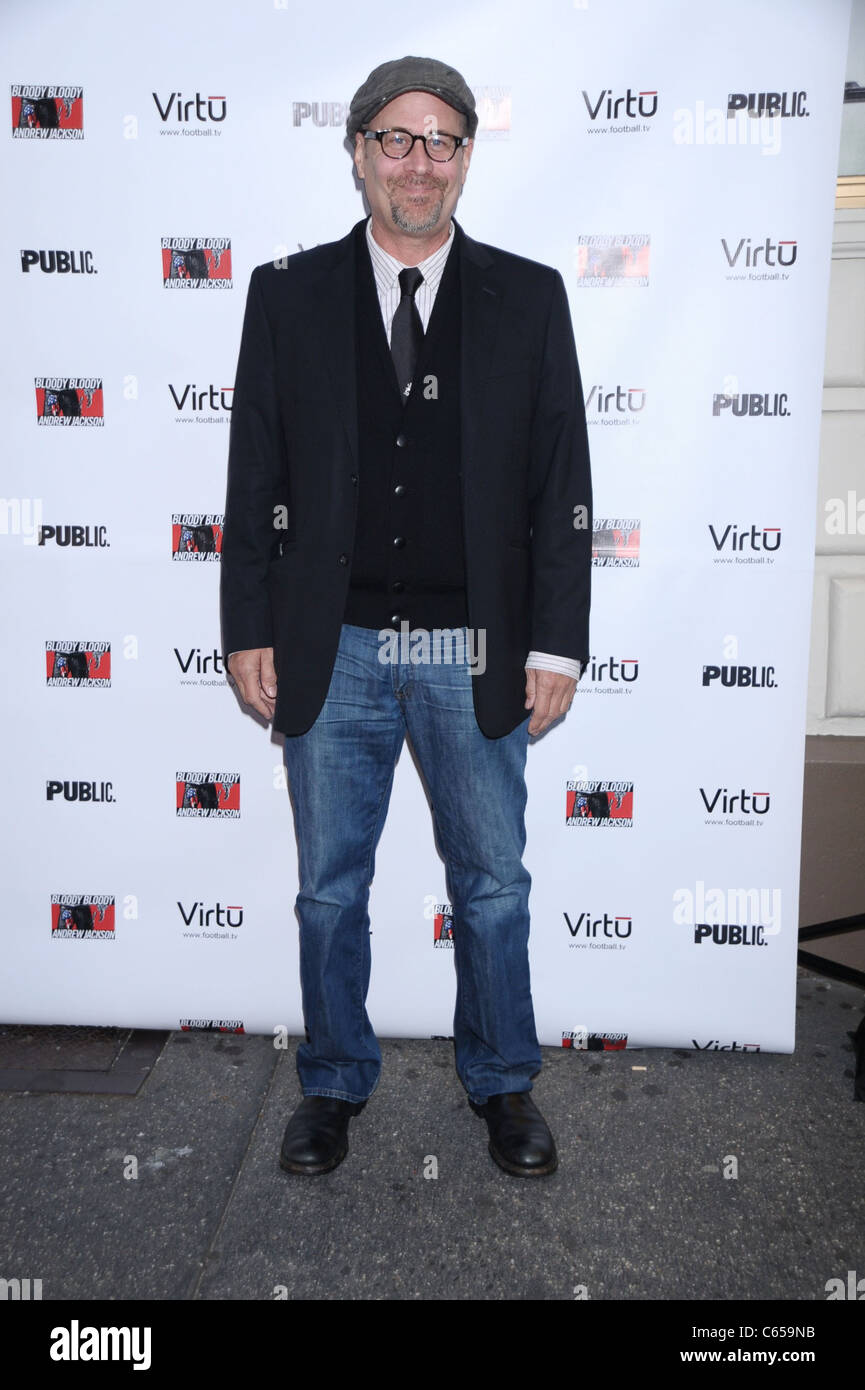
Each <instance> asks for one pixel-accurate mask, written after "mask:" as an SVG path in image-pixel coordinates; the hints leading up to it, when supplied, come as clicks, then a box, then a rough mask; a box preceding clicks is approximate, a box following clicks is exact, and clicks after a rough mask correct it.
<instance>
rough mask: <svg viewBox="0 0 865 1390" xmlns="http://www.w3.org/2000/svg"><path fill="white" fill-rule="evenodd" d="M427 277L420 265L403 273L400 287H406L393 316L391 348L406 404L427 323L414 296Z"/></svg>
mask: <svg viewBox="0 0 865 1390" xmlns="http://www.w3.org/2000/svg"><path fill="white" fill-rule="evenodd" d="M422 281H423V276H422V275H421V273H420V271H419V270H418V268H417V266H416V265H415V266H409V267H408V268H407V269H406V270H401V271H400V273H399V287H400V289H401V290H402V299H401V300H400V302H399V304H398V306H397V311H396V313H395V314H394V316H393V324H392V325H391V330H390V350H391V353H392V354H393V360H394V366H395V367H396V375H397V380H398V381H399V390H400V395H401V396H402V399H403V404H405V402H406V401H407V400H408V395H409V392H410V391H411V384H412V379H413V377H414V369H415V363H416V362H417V355H418V352H419V351H420V345H421V339H422V338H423V324H422V323H421V321H420V314H419V313H418V308H417V305H416V304H415V302H414V297H415V294H416V292H417V287H418V285H420V284H421V282H422Z"/></svg>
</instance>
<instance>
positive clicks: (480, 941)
mask: <svg viewBox="0 0 865 1390" xmlns="http://www.w3.org/2000/svg"><path fill="white" fill-rule="evenodd" d="M464 631H465V630H464V629H463V632H464ZM407 645H408V644H404V645H403V647H402V649H401V650H398V651H397V652H395V653H394V656H395V658H396V660H395V661H393V662H390V661H388V662H387V663H383V662H382V661H381V660H380V659H379V653H380V651H381V650H382V647H381V643H380V641H379V634H378V632H377V631H375V630H374V629H372V628H362V627H353V626H350V625H348V624H346V625H344V626H343V628H342V632H341V636H340V642H339V649H338V651H337V656H336V664H335V667H334V671H333V676H332V679H331V683H330V689H329V691H328V695H327V699H326V701H325V703H324V705H323V707H322V710H321V712H320V714H319V716H318V718H317V720H316V721H315V724H314V725H313V726H312V728H311V729H309V730H308V732H307V733H305V734H300V735H298V736H296V737H288V738H286V740H285V765H286V773H287V778H288V785H289V790H290V792H291V797H292V803H293V808H294V819H295V829H296V832H297V840H298V848H299V871H300V874H299V877H300V891H299V893H298V897H297V910H298V916H299V919H300V974H301V988H302V992H303V1011H304V1019H305V1022H306V1028H307V1034H308V1041H307V1042H305V1043H301V1044H300V1046H299V1047H298V1053H297V1070H298V1075H299V1077H300V1082H301V1087H302V1090H303V1094H304V1095H305V1096H310V1095H318V1096H335V1097H338V1098H339V1099H342V1100H350V1101H364V1100H366V1099H367V1098H368V1097H369V1096H370V1095H371V1094H372V1092H373V1091H374V1090H375V1088H376V1085H377V1084H378V1079H379V1073H380V1071H381V1051H380V1049H379V1045H378V1040H377V1039H376V1036H375V1032H374V1031H373V1028H372V1025H371V1023H370V1020H369V1017H368V1015H367V1012H366V997H367V990H368V987H369V976H370V939H369V926H370V919H369V914H368V904H369V889H370V885H371V882H372V878H373V873H374V868H375V851H376V847H377V845H378V842H379V839H380V836H381V832H382V829H383V827H384V821H385V817H386V815H387V809H388V803H389V801H390V794H391V788H392V786H393V778H394V769H395V765H396V760H397V756H398V754H399V751H400V749H401V747H402V744H403V740H404V738H405V735H406V732H408V735H409V737H410V739H411V743H412V746H413V748H414V751H415V753H416V755H417V759H418V762H419V763H420V766H421V768H422V770H423V774H424V777H425V779H426V782H427V786H428V789H429V793H430V797H431V800H432V805H433V819H434V822H435V829H436V834H437V837H438V842H439V845H440V847H441V850H442V853H443V854H444V857H445V862H446V869H447V887H448V893H449V895H450V902H451V905H452V908H453V941H454V962H455V966H456V976H457V994H456V1010H455V1013H454V1049H455V1060H456V1068H457V1073H458V1075H459V1077H460V1080H461V1081H462V1083H463V1085H464V1086H465V1088H466V1091H467V1092H468V1094H469V1097H470V1099H471V1100H473V1101H475V1102H477V1103H482V1102H483V1101H485V1100H486V1099H487V1098H488V1097H489V1096H491V1095H498V1094H500V1093H501V1092H503V1091H530V1090H531V1078H532V1077H533V1076H534V1075H535V1074H536V1073H537V1072H538V1071H539V1070H540V1067H541V1054H540V1049H539V1046H538V1038H537V1033H536V1031H535V1020H534V1011H533V1009H532V999H531V990H530V983H529V958H528V938H529V911H528V897H529V888H530V886H531V878H530V876H529V873H528V871H527V870H526V869H525V868H524V866H523V863H522V854H523V850H524V849H525V842H526V832H525V805H526V783H525V763H526V748H527V743H528V719H526V720H524V721H523V722H522V723H520V724H519V725H518V726H517V728H516V729H514V730H513V732H512V733H510V734H508V735H507V736H506V737H504V738H499V739H489V738H487V737H486V736H485V735H484V734H482V733H481V731H480V729H479V728H478V724H477V720H476V718H475V712H474V705H473V702H472V688H471V682H472V679H473V677H472V675H471V673H470V669H469V666H468V664H467V663H466V662H465V661H464V660H462V661H460V662H459V663H455V664H450V665H448V664H435V663H434V661H433V662H429V663H427V664H417V665H415V664H412V662H411V661H410V659H408V658H409V652H408V651H407V650H406V647H407Z"/></svg>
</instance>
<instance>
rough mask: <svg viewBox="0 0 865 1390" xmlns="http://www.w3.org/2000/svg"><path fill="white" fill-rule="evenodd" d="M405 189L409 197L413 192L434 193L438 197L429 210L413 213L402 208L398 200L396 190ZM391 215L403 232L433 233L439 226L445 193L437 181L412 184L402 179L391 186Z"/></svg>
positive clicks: (418, 210)
mask: <svg viewBox="0 0 865 1390" xmlns="http://www.w3.org/2000/svg"><path fill="white" fill-rule="evenodd" d="M397 189H404V190H405V191H406V192H407V193H408V194H409V195H411V193H412V191H413V190H417V191H418V192H434V193H435V194H436V195H437V196H436V197H435V201H434V202H433V204H432V206H431V207H429V208H427V209H425V210H424V209H420V208H418V209H417V211H413V210H412V209H411V208H406V207H401V206H400V204H399V203H398V202H397V200H396V196H395V195H396V190H397ZM389 192H390V215H391V218H392V219H393V224H394V226H395V227H398V228H399V230H400V231H401V232H431V231H432V230H433V228H434V227H435V226H436V225H437V223H438V221H439V218H440V217H441V213H442V206H443V204H444V191H443V189H442V188H441V187H440V185H439V184H438V182H436V181H431V182H426V183H416V182H415V183H412V182H410V181H409V180H408V179H400V180H399V181H398V182H394V183H392V184H391V186H390V189H389Z"/></svg>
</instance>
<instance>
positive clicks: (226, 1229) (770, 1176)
mask: <svg viewBox="0 0 865 1390" xmlns="http://www.w3.org/2000/svg"><path fill="white" fill-rule="evenodd" d="M798 993H799V1004H798V1014H797V1019H798V1042H797V1049H796V1052H795V1054H794V1055H793V1056H792V1057H785V1056H774V1055H771V1054H767V1053H757V1054H754V1053H747V1054H742V1053H723V1052H692V1051H684V1050H675V1051H666V1050H657V1049H651V1050H646V1051H640V1052H637V1051H627V1052H609V1053H589V1052H570V1051H563V1050H559V1049H553V1048H548V1049H545V1050H544V1063H545V1065H544V1070H543V1072H542V1074H541V1076H540V1077H539V1078H538V1081H537V1082H536V1085H535V1091H534V1097H535V1099H536V1101H537V1102H538V1104H539V1105H540V1108H541V1109H542V1110H543V1112H544V1114H545V1116H546V1118H547V1120H548V1121H549V1123H550V1126H551V1128H552V1129H553V1132H554V1134H555V1135H556V1140H557V1143H558V1148H559V1160H560V1166H559V1170H558V1172H557V1173H556V1174H555V1175H553V1176H552V1177H549V1178H545V1179H539V1180H537V1181H530V1180H526V1179H520V1178H511V1177H509V1176H508V1175H507V1174H505V1173H503V1172H501V1171H500V1170H499V1169H498V1168H497V1167H496V1165H495V1164H494V1163H493V1161H492V1159H491V1158H490V1157H489V1155H488V1153H487V1150H486V1137H487V1136H486V1126H485V1125H484V1123H483V1121H481V1120H479V1119H478V1118H477V1117H476V1116H475V1115H474V1114H473V1113H472V1112H471V1110H470V1109H469V1107H468V1104H467V1101H466V1098H465V1094H464V1092H463V1090H462V1087H461V1086H460V1084H459V1082H458V1080H457V1078H456V1075H455V1073H454V1069H453V1052H452V1047H451V1045H450V1044H449V1043H444V1042H415V1041H411V1042H409V1041H387V1040H384V1041H383V1043H382V1051H383V1055H384V1070H383V1074H382V1080H381V1083H380V1086H379V1089H378V1091H377V1092H376V1094H375V1096H374V1097H373V1098H372V1099H371V1101H370V1102H369V1104H368V1105H367V1107H366V1109H365V1110H364V1112H363V1113H362V1114H361V1115H360V1116H359V1117H358V1118H357V1119H355V1120H353V1121H352V1123H351V1128H350V1132H349V1142H350V1152H349V1155H348V1158H347V1159H346V1160H345V1162H344V1163H343V1164H342V1165H341V1166H340V1167H339V1168H337V1169H336V1170H335V1171H334V1172H333V1173H330V1174H328V1175H326V1176H325V1177H321V1178H297V1177H291V1176H290V1175H288V1174H286V1173H283V1172H282V1171H281V1169H280V1168H279V1166H278V1153H279V1145H280V1141H281V1138H282V1133H283V1130H284V1128H285V1125H286V1123H287V1120H288V1117H289V1115H290V1114H291V1111H292V1109H293V1108H294V1106H295V1105H296V1104H297V1102H298V1100H299V1099H300V1092H299V1088H298V1083H297V1075H296V1072H295V1070H294V1045H293V1044H292V1047H291V1049H290V1050H289V1051H288V1052H285V1051H278V1050H276V1049H275V1048H274V1046H273V1042H272V1040H271V1039H269V1038H263V1037H237V1036H234V1035H217V1034H211V1033H173V1034H171V1035H170V1036H169V1038H168V1041H167V1043H166V1045H165V1047H164V1049H163V1051H162V1054H161V1055H160V1057H159V1059H158V1061H157V1062H156V1064H155V1066H154V1067H153V1069H152V1071H151V1072H150V1075H149V1077H148V1078H147V1080H146V1082H145V1083H144V1085H143V1086H142V1088H141V1090H140V1091H139V1093H138V1095H136V1096H133V1097H123V1096H99V1095H86V1094H85V1095H60V1094H40V1093H36V1092H28V1093H25V1094H16V1093H12V1092H9V1091H6V1092H0V1167H2V1172H3V1178H4V1181H3V1184H2V1187H3V1191H2V1197H0V1251H2V1267H0V1278H5V1279H12V1278H20V1279H25V1278H29V1279H31V1280H33V1279H41V1280H42V1297H43V1299H45V1300H48V1299H103V1298H104V1299H114V1300H126V1299H142V1298H143V1299H173V1300H195V1299H206V1300H227V1299H256V1300H259V1299H266V1300H271V1299H274V1298H276V1297H286V1296H287V1297H288V1298H289V1299H412V1300H427V1299H431V1300H452V1299H460V1300H463V1299H493V1300H495V1299H507V1300H511V1299H516V1300H526V1299H531V1300H534V1299H542V1300H548V1299H550V1300H572V1299H573V1298H574V1297H575V1296H580V1294H581V1292H582V1291H583V1290H585V1293H586V1294H587V1295H588V1297H590V1298H591V1299H601V1300H603V1299H686V1300H708V1299H719V1300H738V1299H763V1298H774V1299H784V1300H787V1299H791V1300H817V1301H824V1300H825V1299H826V1297H827V1294H826V1283H827V1281H828V1280H829V1279H833V1278H840V1279H844V1280H845V1281H846V1279H847V1271H848V1270H855V1271H857V1277H859V1278H861V1277H863V1276H865V1182H863V1171H865V1144H863V1137H865V1105H863V1104H862V1103H856V1102H854V1100H853V1053H852V1048H851V1044H850V1039H849V1036H848V1033H849V1032H850V1031H852V1030H853V1029H855V1027H856V1026H857V1024H858V1022H859V1019H860V1016H861V1012H862V1006H863V999H862V993H861V991H860V990H857V989H855V988H853V987H852V986H849V985H844V984H837V983H830V982H828V981H826V980H821V979H819V978H818V977H816V976H813V975H810V974H806V973H805V972H800V979H799V985H798ZM636 1067H639V1068H645V1070H634V1068H636ZM730 1158H733V1159H735V1160H736V1165H737V1166H738V1177H735V1178H733V1177H731V1178H725V1177H724V1175H723V1174H724V1170H725V1168H726V1169H727V1170H728V1171H729V1170H731V1169H733V1168H734V1166H735V1165H734V1164H732V1163H731V1162H730ZM133 1159H134V1160H135V1161H136V1163H135V1164H133V1163H132V1162H131V1160H133ZM431 1160H435V1162H432V1161H431ZM136 1164H137V1174H138V1175H137V1177H134V1178H127V1177H124V1171H126V1172H131V1171H133V1170H134V1168H135V1166H136ZM434 1171H437V1174H438V1176H437V1177H434V1176H425V1174H431V1173H432V1172H434Z"/></svg>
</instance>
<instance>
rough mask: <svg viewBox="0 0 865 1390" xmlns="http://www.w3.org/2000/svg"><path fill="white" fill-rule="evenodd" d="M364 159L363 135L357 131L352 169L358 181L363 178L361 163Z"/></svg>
mask: <svg viewBox="0 0 865 1390" xmlns="http://www.w3.org/2000/svg"><path fill="white" fill-rule="evenodd" d="M365 158H366V141H365V140H364V138H363V133H362V132H361V131H357V132H356V134H355V137H354V167H355V169H356V170H357V176H358V178H359V179H362V178H364V172H363V161H364V159H365Z"/></svg>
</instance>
